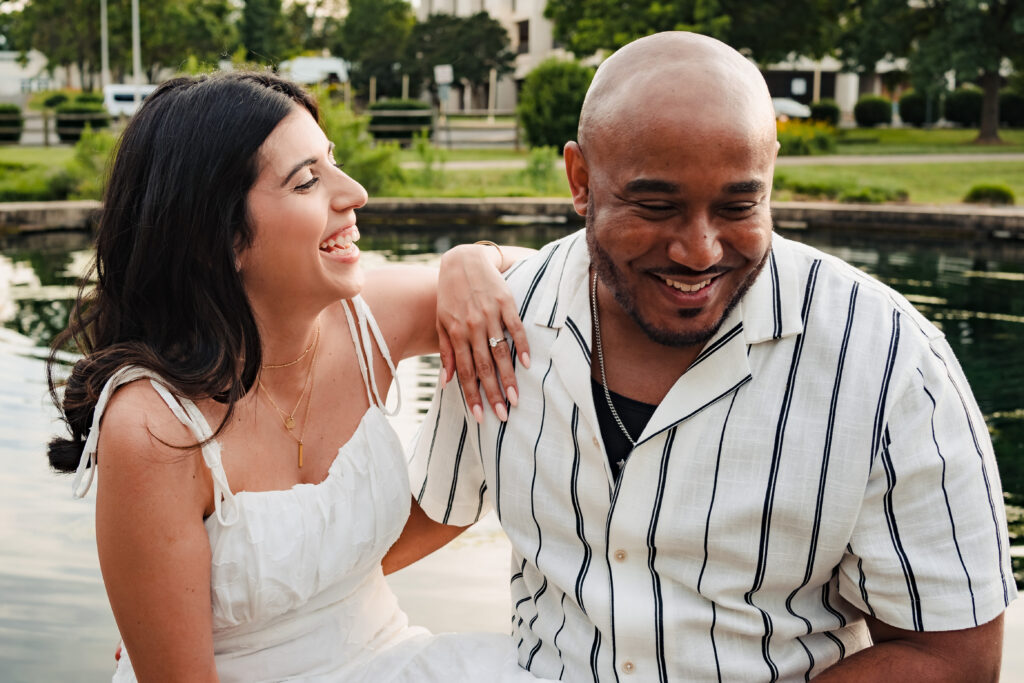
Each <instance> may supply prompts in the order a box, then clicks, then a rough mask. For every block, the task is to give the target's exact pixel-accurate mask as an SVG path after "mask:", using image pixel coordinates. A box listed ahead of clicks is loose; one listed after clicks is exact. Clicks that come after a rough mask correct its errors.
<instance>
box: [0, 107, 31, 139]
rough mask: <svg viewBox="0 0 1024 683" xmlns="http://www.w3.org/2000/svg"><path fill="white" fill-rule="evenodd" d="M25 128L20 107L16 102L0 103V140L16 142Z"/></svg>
mask: <svg viewBox="0 0 1024 683" xmlns="http://www.w3.org/2000/svg"><path fill="white" fill-rule="evenodd" d="M24 128H25V118H24V117H23V116H22V115H21V107H19V106H18V105H16V104H6V103H3V104H0V142H18V141H19V140H20V139H21V132H22V130H24Z"/></svg>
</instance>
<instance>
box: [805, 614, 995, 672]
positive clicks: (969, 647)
mask: <svg viewBox="0 0 1024 683" xmlns="http://www.w3.org/2000/svg"><path fill="white" fill-rule="evenodd" d="M865 619H866V620H867V624H868V630H869V631H871V638H872V640H874V645H872V646H871V647H869V648H865V649H863V650H861V651H860V652H857V653H855V654H853V655H851V656H849V657H847V658H846V659H844V660H842V661H840V662H838V663H836V664H835V665H834V666H832V667H830V668H829V669H828V670H826V671H825V672H824V673H822V674H821V675H820V676H818V677H817V678H815V680H816V681H821V682H822V683H839V682H840V681H857V682H858V683H870V682H871V681H951V682H952V681H965V682H970V683H983V682H984V681H993V682H994V681H998V680H999V667H1000V664H1001V662H1002V653H1003V615H1002V614H1000V615H999V616H998V617H996V618H995V619H993V620H992V621H990V622H988V623H987V624H982V625H980V626H975V627H974V628H967V629H963V630H960V631H906V630H904V629H901V628H896V627H894V626H890V625H888V624H886V623H884V622H882V621H879V620H878V619H875V618H873V617H869V616H866V615H865Z"/></svg>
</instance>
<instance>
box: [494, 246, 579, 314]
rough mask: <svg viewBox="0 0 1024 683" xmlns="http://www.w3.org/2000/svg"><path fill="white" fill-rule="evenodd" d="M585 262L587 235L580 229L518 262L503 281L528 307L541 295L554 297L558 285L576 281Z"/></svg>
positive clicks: (519, 301)
mask: <svg viewBox="0 0 1024 683" xmlns="http://www.w3.org/2000/svg"><path fill="white" fill-rule="evenodd" d="M586 262H587V247H586V235H585V232H584V229H580V230H577V231H575V232H573V233H571V234H569V235H566V236H565V237H562V238H560V239H557V240H555V241H553V242H548V243H547V244H545V245H544V246H543V247H541V248H540V249H539V250H538V251H537V253H535V254H532V255H530V256H529V257H527V258H525V259H523V260H522V261H519V262H518V263H516V264H515V265H514V266H513V267H512V268H510V269H509V270H508V272H507V273H506V275H505V279H506V280H507V281H508V286H509V289H511V290H512V294H513V295H514V296H515V298H516V301H517V302H518V303H520V304H524V303H530V301H531V300H532V299H536V298H538V297H539V296H541V295H544V296H546V297H549V298H550V297H552V296H555V297H557V295H558V291H559V289H560V287H561V285H564V284H570V281H571V280H573V279H575V278H577V277H578V273H576V271H578V270H580V268H581V267H583V270H582V272H586V269H585V266H586ZM573 265H575V266H576V267H572V266H573Z"/></svg>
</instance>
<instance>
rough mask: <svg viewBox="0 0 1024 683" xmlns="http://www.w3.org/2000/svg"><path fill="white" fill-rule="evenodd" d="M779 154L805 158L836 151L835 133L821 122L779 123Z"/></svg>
mask: <svg viewBox="0 0 1024 683" xmlns="http://www.w3.org/2000/svg"><path fill="white" fill-rule="evenodd" d="M777 130H778V136H779V145H780V147H779V154H781V155H782V156H806V155H809V154H829V153H831V152H834V151H836V131H835V129H834V128H832V127H831V126H830V125H828V124H826V123H823V122H821V121H811V122H807V121H793V120H790V121H779V123H778V128H777Z"/></svg>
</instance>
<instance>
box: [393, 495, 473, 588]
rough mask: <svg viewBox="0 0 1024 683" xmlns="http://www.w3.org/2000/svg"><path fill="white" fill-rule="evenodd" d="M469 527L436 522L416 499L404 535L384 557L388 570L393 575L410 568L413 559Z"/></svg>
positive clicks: (441, 544)
mask: <svg viewBox="0 0 1024 683" xmlns="http://www.w3.org/2000/svg"><path fill="white" fill-rule="evenodd" d="M468 528H469V527H465V526H449V525H447V524H441V523H440V522H435V521H434V520H432V519H431V518H430V517H428V516H427V513H425V512H424V511H423V508H421V507H420V506H419V504H417V503H416V499H415V498H413V499H412V507H411V508H410V510H409V519H408V520H406V522H405V528H403V529H402V535H401V536H399V537H398V540H397V541H395V543H394V545H392V546H391V548H389V549H388V552H387V554H386V555H385V556H384V559H383V560H381V566H382V567H383V568H384V573H385V574H390V573H391V572H397V571H398V570H399V569H404V568H405V567H408V566H409V565H410V564H412V563H413V562H416V561H417V560H420V559H422V558H424V557H426V556H427V555H429V554H430V553H432V552H434V551H435V550H437V549H438V548H441V547H442V546H445V545H447V544H448V542H449V541H451V540H452V539H453V538H455V537H456V536H458V535H459V534H461V533H462V532H463V531H465V530H466V529H468Z"/></svg>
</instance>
